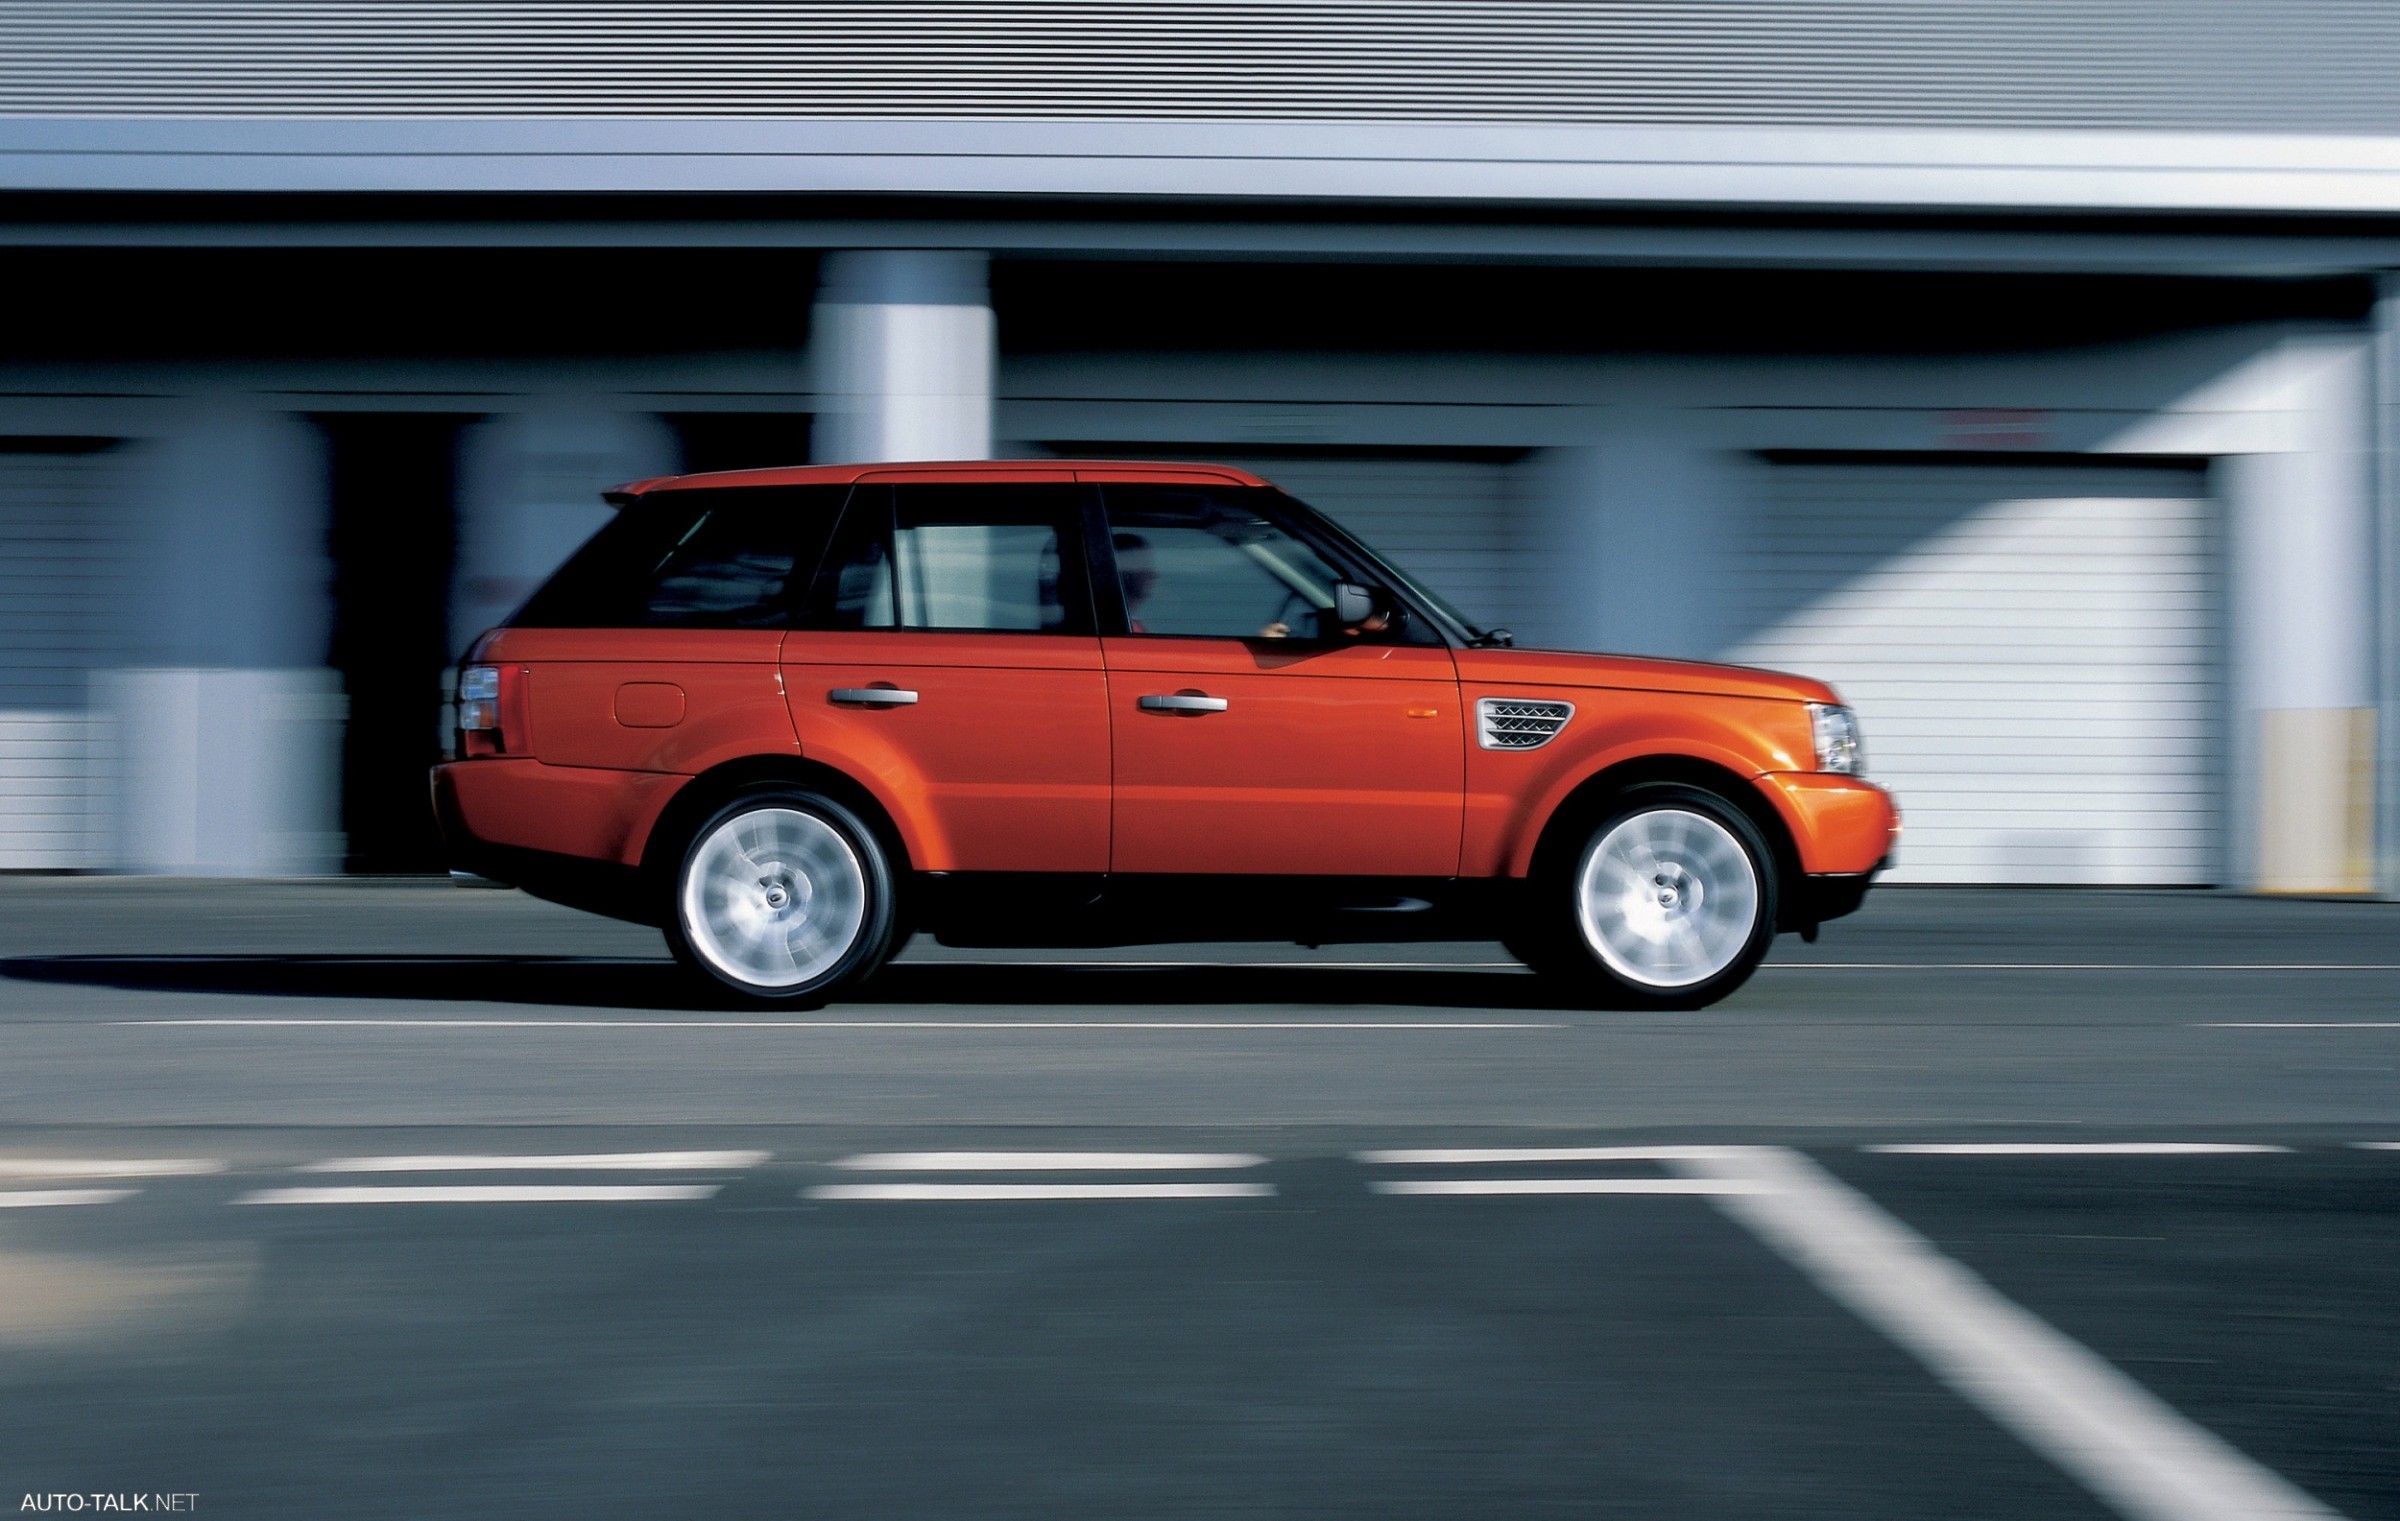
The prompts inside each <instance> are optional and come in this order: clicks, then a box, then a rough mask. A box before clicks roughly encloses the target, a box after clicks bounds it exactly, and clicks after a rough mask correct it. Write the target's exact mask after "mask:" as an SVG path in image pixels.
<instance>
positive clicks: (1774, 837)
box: [1526, 755, 1806, 929]
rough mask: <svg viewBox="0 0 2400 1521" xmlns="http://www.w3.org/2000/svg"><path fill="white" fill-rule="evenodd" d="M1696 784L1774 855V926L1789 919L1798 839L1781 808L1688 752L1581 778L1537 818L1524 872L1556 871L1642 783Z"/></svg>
mask: <svg viewBox="0 0 2400 1521" xmlns="http://www.w3.org/2000/svg"><path fill="white" fill-rule="evenodd" d="M1674 785H1682V786H1687V787H1697V788H1699V789H1700V790H1702V791H1704V792H1708V793H1712V794H1714V795H1715V796H1718V797H1721V798H1723V799H1724V800H1725V801H1726V802H1728V803H1730V804H1732V805H1733V806H1734V807H1736V808H1738V809H1740V810H1741V811H1742V814H1743V816H1744V817H1746V818H1748V819H1749V820H1750V822H1751V823H1752V824H1754V825H1756V826H1757V828H1758V832H1759V834H1760V836H1761V837H1762V838H1764V839H1765V840H1766V842H1767V849H1768V850H1769V851H1770V852H1771V853H1772V854H1773V855H1774V857H1775V900H1776V903H1777V905H1778V907H1777V917H1778V919H1779V920H1781V921H1782V922H1781V923H1779V924H1778V925H1777V928H1778V929H1781V928H1785V927H1787V926H1788V925H1790V924H1792V923H1793V922H1794V921H1793V920H1792V919H1791V917H1790V916H1791V914H1792V912H1793V910H1794V909H1795V908H1796V907H1798V905H1800V904H1801V903H1802V902H1804V901H1805V900H1806V895H1805V893H1804V892H1803V888H1804V886H1805V882H1804V880H1803V874H1802V871H1801V864H1800V846H1799V842H1798V841H1797V840H1795V839H1794V838H1793V836H1792V831H1791V826H1790V824H1789V823H1787V822H1786V821H1785V819H1784V817H1783V814H1782V811H1781V810H1780V809H1778V808H1777V807H1776V806H1775V804H1774V802H1773V801H1772V800H1771V799H1770V798H1768V797H1767V795H1766V794H1765V793H1764V792H1762V791H1761V790H1760V789H1759V787H1758V785H1757V784H1756V783H1754V782H1752V781H1751V780H1750V779H1749V778H1748V777H1746V776H1743V775H1742V774H1741V773H1739V772H1737V771H1734V770H1732V769H1730V768H1728V767H1725V766H1721V765H1719V764H1717V763H1716V762H1714V761H1709V760H1703V759H1701V758H1699V757H1698V756H1692V755H1641V756H1635V757H1633V758H1632V759H1629V760H1623V761H1619V762H1617V763H1616V764H1615V765H1612V766H1607V767H1603V768H1602V769H1601V770H1599V771H1596V772H1594V773H1592V774H1591V775H1590V776H1588V777H1585V778H1584V779H1583V780H1582V781H1581V782H1578V783H1577V784H1576V785H1575V788H1574V790H1572V791H1571V792H1569V793H1568V794H1567V795H1566V796H1565V797H1564V798H1562V799H1560V801H1559V804H1558V806H1557V807H1556V808H1554V809H1552V810H1551V812H1550V817H1549V818H1548V819H1546V820H1544V821H1543V824H1542V828H1541V832H1540V834H1539V835H1538V836H1537V837H1536V838H1535V840H1534V846H1533V853H1532V856H1531V858H1530V860H1529V862H1528V869H1527V872H1526V876H1527V878H1528V879H1532V878H1537V877H1541V876H1544V875H1546V874H1548V873H1549V872H1552V871H1555V870H1558V869H1560V858H1561V857H1562V856H1563V855H1566V854H1568V853H1571V852H1573V851H1575V850H1576V849H1578V848H1580V847H1581V845H1582V843H1583V839H1584V836H1585V835H1586V834H1587V833H1588V832H1589V831H1590V830H1591V828H1592V827H1593V826H1594V825H1596V824H1597V823H1598V822H1599V820H1600V816H1601V815H1602V814H1603V813H1605V812H1606V811H1607V810H1608V808H1609V807H1610V806H1612V805H1613V804H1615V803H1616V801H1617V800H1618V799H1620V798H1622V797H1623V796H1624V795H1625V794H1627V793H1629V792H1632V791H1634V790H1636V789H1638V788H1642V787H1652V786H1674Z"/></svg>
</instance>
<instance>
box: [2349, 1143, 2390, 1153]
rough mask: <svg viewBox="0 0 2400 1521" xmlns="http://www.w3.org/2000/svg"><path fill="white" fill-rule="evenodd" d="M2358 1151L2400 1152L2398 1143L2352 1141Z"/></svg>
mask: <svg viewBox="0 0 2400 1521" xmlns="http://www.w3.org/2000/svg"><path fill="white" fill-rule="evenodd" d="M2350 1144H2351V1145H2353V1146H2355V1147H2357V1148H2358V1149H2359V1150H2360V1151H2400V1141H2352V1142H2351V1143H2350Z"/></svg>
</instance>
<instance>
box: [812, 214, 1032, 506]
mask: <svg viewBox="0 0 2400 1521" xmlns="http://www.w3.org/2000/svg"><path fill="white" fill-rule="evenodd" d="M989 270H990V260H989V258H988V256H986V255H984V254H981V253H970V252H958V251H954V250H932V249H877V250H849V251H842V252H836V253H830V254H827V255H826V256H825V265H824V272H823V279H822V282H821V284H820V287H819V289H818V292H817V304H816V310H815V313H814V315H813V316H812V317H811V319H810V332H811V337H810V340H809V341H810V348H811V355H812V360H813V365H814V369H815V380H816V390H817V394H818V397H819V402H818V413H817V420H816V423H815V427H814V430H813V438H814V446H813V447H814V451H815V454H816V457H817V459H818V460H819V461H820V462H821V463H827V464H839V463H850V462H855V461H867V460H939V459H985V458H988V457H989V456H990V454H991V452H992V383H993V370H994V368H995V364H996V359H995V355H996V349H997V339H996V329H995V326H994V323H993V318H992V298H991V288H990V279H989Z"/></svg>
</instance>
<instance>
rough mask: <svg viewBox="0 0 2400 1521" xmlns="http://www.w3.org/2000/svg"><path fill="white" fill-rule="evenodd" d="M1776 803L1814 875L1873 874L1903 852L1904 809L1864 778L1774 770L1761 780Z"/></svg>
mask: <svg viewBox="0 0 2400 1521" xmlns="http://www.w3.org/2000/svg"><path fill="white" fill-rule="evenodd" d="M1759 781H1760V783H1761V784H1762V785H1764V786H1765V787H1766V788H1767V789H1768V791H1769V792H1770V793H1771V794H1772V795H1773V797H1774V799H1775V804H1776V808H1777V810H1778V811H1779V812H1781V813H1782V814H1783V821H1784V823H1785V825H1786V826H1787V827H1789V828H1790V830H1791V832H1792V843H1793V845H1795V846H1796V847H1798V849H1799V852H1800V870H1801V871H1803V872H1805V873H1806V874H1807V875H1809V876H1812V877H1859V876H1872V875H1873V874H1874V873H1876V872H1878V871H1881V870H1882V869H1883V868H1884V867H1885V866H1887V865H1889V864H1890V862H1891V860H1892V858H1893V856H1894V855H1895V854H1896V853H1897V852H1898V851H1899V848H1900V805H1899V804H1897V803H1895V802H1894V801H1892V795H1891V794H1890V793H1888V792H1886V791H1884V790H1883V789H1882V788H1881V787H1878V786H1876V785H1875V784H1874V783H1873V782H1870V781H1867V780H1865V779H1864V778H1862V777H1855V776H1839V775H1835V774H1833V773H1830V772H1824V771H1770V772H1768V773H1767V774H1766V775H1765V776H1762V777H1760V778H1759Z"/></svg>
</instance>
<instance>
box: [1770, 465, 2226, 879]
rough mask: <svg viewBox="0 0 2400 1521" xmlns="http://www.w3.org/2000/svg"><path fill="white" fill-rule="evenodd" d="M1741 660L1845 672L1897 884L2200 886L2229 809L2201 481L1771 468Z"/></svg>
mask: <svg viewBox="0 0 2400 1521" xmlns="http://www.w3.org/2000/svg"><path fill="white" fill-rule="evenodd" d="M1772 482H1773V485H1772V489H1771V490H1770V492H1769V494H1768V497H1767V500H1766V502H1765V504H1764V508H1763V516H1762V519H1761V521H1760V522H1759V524H1758V525H1757V532H1756V534H1755V537H1754V538H1753V539H1752V541H1751V542H1750V544H1749V545H1748V546H1747V549H1746V551H1745V558H1746V560H1747V572H1746V574H1745V575H1744V577H1743V580H1742V587H1741V591H1742V596H1743V599H1744V602H1745V605H1746V606H1748V607H1749V608H1751V609H1752V610H1753V612H1754V615H1755V616H1757V617H1759V618H1761V619H1762V620H1764V621H1765V623H1766V626H1765V627H1764V628H1761V629H1759V630H1758V631H1756V632H1754V633H1752V634H1751V635H1750V636H1749V637H1748V638H1747V639H1746V640H1744V641H1743V642H1742V644H1741V645H1740V646H1739V647H1738V648H1737V649H1736V650H1734V651H1733V652H1732V653H1733V654H1734V656H1735V657H1736V658H1738V659H1741V660H1744V661H1749V662H1752V663H1756V664H1760V665H1767V666H1775V667H1780V668H1783V669H1788V670H1796V671H1802V672H1805V673H1807V674H1809V675H1812V676H1818V677H1822V678H1824V679H1825V680H1828V681H1831V682H1832V683H1833V684H1834V685H1835V687H1836V688H1837V689H1839V690H1840V691H1841V693H1842V695H1843V697H1844V698H1845V699H1846V700H1848V701H1849V702H1850V703H1851V704H1852V705H1853V706H1855V707H1856V708H1857V709H1858V711H1859V715H1860V720H1861V723H1862V724H1863V726H1864V729H1865V733H1866V745H1867V759H1868V767H1869V770H1870V772H1871V773H1872V774H1873V775H1875V776H1876V777H1877V778H1878V779H1879V780H1882V781H1884V782H1885V783H1887V784H1888V785H1890V786H1891V787H1892V788H1893V789H1894V791H1895V792H1897V793H1898V795H1899V798H1900V802H1901V806H1902V808H1903V810H1904V811H1905V813H1906V816H1907V824H1908V831H1907V835H1906V837H1905V839H1904V840H1903V842H1902V847H1901V856H1900V866H1899V870H1898V871H1897V872H1896V873H1895V878H1894V879H1895V880H1898V881H1917V882H1994V881H2000V882H2007V881H2017V882H2092V883H2123V884H2133V883H2159V884H2195V883H2206V882H2209V881H2211V880H2213V878H2214V876H2215V873H2216V870H2217V861H2218V850H2217V840H2218V834H2219V825H2220V817H2221V800H2220V790H2221V784H2220V779H2219V778H2220V771H2221V754H2220V747H2221V743H2222V740H2221V734H2222V725H2221V704H2222V697H2221V684H2220V673H2219V669H2218V661H2217V659H2216V653H2215V652H2216V650H2217V648H2218V642H2219V639H2220V626H2219V619H2220V616H2221V615H2220V612H2219V607H2218V601H2217V597H2216V594H2215V584H2214V579H2213V575H2212V569H2211V567H2212V564H2213V556H2214V549H2213V523H2214V517H2213V511H2212V509H2211V506H2210V504H2209V503H2208V502H2207V501H2206V500H2205V499H2204V498H2203V497H2202V496H2201V494H2200V489H2199V488H2200V477H2199V476H2198V475H2197V474H2196V473H2194V472H2187V471H2129V470H2109V469H2081V468H2075V467H2056V468H2044V467H2037V466H2028V467H2023V468H2008V467H1991V468H1983V467H1934V466H1928V467H1915V466H1904V465H1903V466H1831V465H1785V466H1779V467H1776V468H1775V470H1774V472H1773V475H1772Z"/></svg>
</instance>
